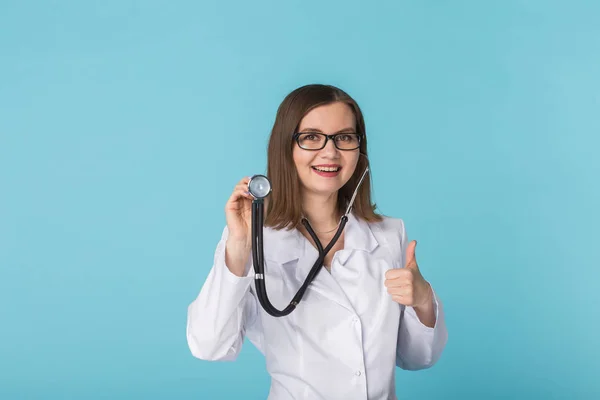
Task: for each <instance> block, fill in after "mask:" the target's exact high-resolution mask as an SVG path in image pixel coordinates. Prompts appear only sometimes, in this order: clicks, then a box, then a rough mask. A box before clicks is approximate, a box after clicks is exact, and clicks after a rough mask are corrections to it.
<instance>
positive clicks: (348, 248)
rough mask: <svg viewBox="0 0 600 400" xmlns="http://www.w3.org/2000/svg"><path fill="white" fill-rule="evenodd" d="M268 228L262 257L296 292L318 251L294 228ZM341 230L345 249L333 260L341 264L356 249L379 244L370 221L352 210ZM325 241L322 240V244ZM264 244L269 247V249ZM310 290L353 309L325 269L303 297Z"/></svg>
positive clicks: (369, 249)
mask: <svg viewBox="0 0 600 400" xmlns="http://www.w3.org/2000/svg"><path fill="white" fill-rule="evenodd" d="M267 230H268V232H266V231H265V240H264V246H265V257H266V258H269V259H271V260H273V261H276V262H277V263H278V264H279V265H280V267H281V272H282V277H283V278H284V280H286V281H287V282H286V285H287V286H289V289H290V290H291V291H292V292H293V293H294V294H295V293H296V292H297V291H298V289H299V288H300V286H302V284H303V283H304V281H305V280H306V277H307V276H308V273H309V272H310V270H311V268H312V267H313V265H314V263H315V261H316V260H317V258H318V256H319V252H318V251H317V249H316V248H315V247H314V246H313V245H312V244H311V243H310V242H309V241H308V239H306V238H305V237H304V236H303V235H302V233H300V231H298V230H297V229H291V230H286V229H283V230H279V231H276V230H272V229H269V228H267ZM344 231H345V232H344V249H343V250H341V251H339V252H338V253H337V254H336V256H335V260H336V261H337V262H339V263H340V264H341V265H345V264H346V263H347V262H348V260H349V259H350V258H351V257H352V254H353V253H354V252H355V251H367V252H372V251H373V250H375V248H377V246H378V243H377V240H376V239H375V236H374V235H373V232H372V231H371V228H370V227H369V224H368V223H367V222H365V221H363V220H360V219H358V218H356V217H354V215H353V214H350V215H349V216H348V222H347V223H346V227H345V228H344ZM267 238H268V239H267ZM270 245H272V246H273V247H270ZM326 245H327V243H323V246H326ZM267 246H269V247H270V248H269V249H268V251H267ZM294 261H296V262H294ZM321 268H323V267H321ZM334 268H335V267H334ZM334 273H335V272H334ZM311 291H312V292H316V293H318V294H319V295H321V296H323V297H325V298H327V299H329V300H331V301H333V302H335V303H337V304H339V305H340V306H342V307H344V308H346V309H348V310H349V311H351V312H354V309H353V307H352V305H351V303H350V301H349V300H348V298H347V297H346V294H345V293H344V290H343V289H342V288H341V287H340V285H339V284H338V282H337V281H336V280H335V278H334V277H333V276H331V274H330V273H329V272H328V271H327V270H321V271H320V272H319V274H318V275H317V277H316V278H315V279H314V280H313V281H312V282H311V283H310V285H309V286H308V290H307V292H306V293H305V295H304V296H305V298H306V297H307V296H308V295H309V293H310V292H311ZM290 300H291V299H290Z"/></svg>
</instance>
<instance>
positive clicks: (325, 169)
mask: <svg viewBox="0 0 600 400" xmlns="http://www.w3.org/2000/svg"><path fill="white" fill-rule="evenodd" d="M311 168H312V170H313V171H315V172H316V173H317V175H319V176H324V177H326V178H333V177H334V176H337V175H338V174H339V173H340V171H341V170H342V166H341V165H337V164H327V165H313V166H311Z"/></svg>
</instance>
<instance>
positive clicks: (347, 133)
mask: <svg viewBox="0 0 600 400" xmlns="http://www.w3.org/2000/svg"><path fill="white" fill-rule="evenodd" d="M300 135H320V136H325V142H324V143H323V147H321V148H319V149H305V148H304V147H302V146H301V145H300ZM340 135H356V137H357V138H358V146H356V147H355V148H353V149H340V148H339V147H338V145H337V142H336V141H335V138H336V137H337V136H340ZM293 138H294V140H295V141H296V143H297V144H298V147H300V148H301V149H302V150H306V151H319V150H323V149H324V148H325V146H327V142H328V141H329V139H331V140H332V141H333V145H334V146H335V148H336V149H338V150H340V151H354V150H358V149H360V145H361V144H362V135H361V134H360V133H357V132H340V133H334V134H333V135H328V134H326V133H321V132H296V133H294V136H293Z"/></svg>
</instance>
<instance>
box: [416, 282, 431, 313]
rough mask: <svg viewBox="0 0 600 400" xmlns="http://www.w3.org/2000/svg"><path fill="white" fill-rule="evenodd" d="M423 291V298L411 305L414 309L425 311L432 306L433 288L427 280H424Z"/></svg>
mask: <svg viewBox="0 0 600 400" xmlns="http://www.w3.org/2000/svg"><path fill="white" fill-rule="evenodd" d="M424 293H425V295H424V296H423V300H421V302H419V303H418V304H415V305H414V306H413V308H414V309H415V310H423V311H425V310H429V309H432V308H433V289H432V288H431V285H430V284H429V283H428V282H425V288H424Z"/></svg>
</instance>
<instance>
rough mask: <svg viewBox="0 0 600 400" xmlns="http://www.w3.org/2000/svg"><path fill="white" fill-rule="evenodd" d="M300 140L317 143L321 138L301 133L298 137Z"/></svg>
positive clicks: (315, 134)
mask: <svg viewBox="0 0 600 400" xmlns="http://www.w3.org/2000/svg"><path fill="white" fill-rule="evenodd" d="M300 140H302V141H310V142H312V141H318V140H321V136H320V135H319V134H318V133H303V134H302V135H300Z"/></svg>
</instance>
